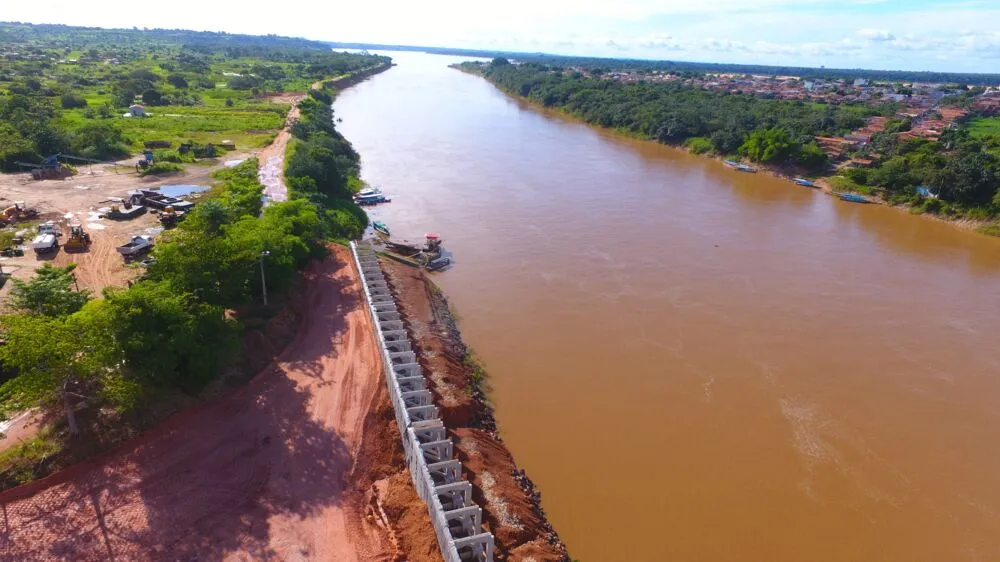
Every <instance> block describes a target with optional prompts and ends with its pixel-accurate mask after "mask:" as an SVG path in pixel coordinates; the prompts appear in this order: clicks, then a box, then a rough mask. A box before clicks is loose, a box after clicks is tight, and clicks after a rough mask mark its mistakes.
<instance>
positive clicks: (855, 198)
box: [836, 193, 870, 203]
mask: <svg viewBox="0 0 1000 562" xmlns="http://www.w3.org/2000/svg"><path fill="white" fill-rule="evenodd" d="M836 195H837V197H840V199H841V200H842V201H850V202H851V203H870V201H868V200H867V199H865V198H864V197H862V196H860V195H858V194H856V193H837V194H836Z"/></svg>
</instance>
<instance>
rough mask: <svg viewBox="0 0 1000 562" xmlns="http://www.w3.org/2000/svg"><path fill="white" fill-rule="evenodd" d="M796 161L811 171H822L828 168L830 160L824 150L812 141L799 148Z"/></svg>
mask: <svg viewBox="0 0 1000 562" xmlns="http://www.w3.org/2000/svg"><path fill="white" fill-rule="evenodd" d="M795 161H796V162H797V163H799V164H801V165H803V166H805V167H806V168H809V169H810V170H820V169H822V168H823V167H824V166H826V164H827V162H828V158H827V155H826V153H825V152H823V149H822V148H820V147H819V145H818V144H816V142H815V141H811V142H808V143H806V144H804V145H802V146H801V147H800V148H799V151H798V153H797V154H796V155H795Z"/></svg>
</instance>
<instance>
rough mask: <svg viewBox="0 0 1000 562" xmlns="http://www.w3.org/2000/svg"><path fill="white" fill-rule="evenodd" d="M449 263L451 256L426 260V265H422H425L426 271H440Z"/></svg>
mask: <svg viewBox="0 0 1000 562" xmlns="http://www.w3.org/2000/svg"><path fill="white" fill-rule="evenodd" d="M449 265H451V258H447V257H440V258H437V259H433V260H431V261H429V262H427V265H426V266H424V267H426V268H427V270H428V271H440V270H442V269H444V268H446V267H448V266H449Z"/></svg>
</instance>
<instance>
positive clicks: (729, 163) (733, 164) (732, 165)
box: [722, 160, 742, 168]
mask: <svg viewBox="0 0 1000 562" xmlns="http://www.w3.org/2000/svg"><path fill="white" fill-rule="evenodd" d="M722 163H723V164H725V165H726V166H729V167H730V168H739V167H740V166H742V164H740V163H739V162H733V161H732V160H723V161H722Z"/></svg>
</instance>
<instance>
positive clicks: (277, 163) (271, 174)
mask: <svg viewBox="0 0 1000 562" xmlns="http://www.w3.org/2000/svg"><path fill="white" fill-rule="evenodd" d="M317 84H319V85H322V84H321V83H320V82H317V83H316V84H313V88H316V87H317ZM305 97H306V96H305V94H282V95H280V96H272V97H271V98H270V100H271V102H272V103H284V104H290V105H291V106H292V108H291V109H289V110H288V115H287V116H286V117H285V127H284V128H283V129H281V131H278V135H277V136H275V137H274V141H273V142H272V143H271V144H269V145H268V146H267V147H265V148H264V149H263V150H261V151H260V153H259V154H258V155H257V158H258V159H260V183H262V184H264V193H265V194H266V195H267V196H268V197H270V198H271V200H272V201H288V187H287V186H286V185H285V176H284V172H285V166H284V163H285V149H286V148H288V141H289V140H291V138H292V133H291V126H292V125H293V124H294V123H295V122H296V121H298V120H299V102H300V101H302V100H303V99H304V98H305Z"/></svg>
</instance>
